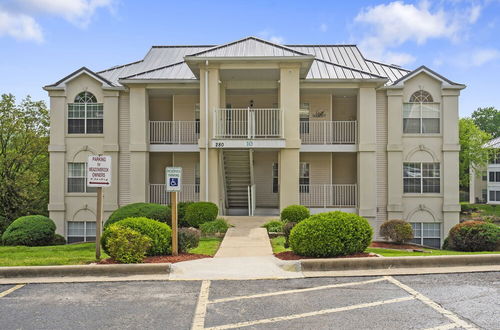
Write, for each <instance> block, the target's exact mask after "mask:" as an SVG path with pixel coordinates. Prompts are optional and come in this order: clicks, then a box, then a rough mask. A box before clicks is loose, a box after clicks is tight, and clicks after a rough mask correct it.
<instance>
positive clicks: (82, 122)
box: [68, 91, 103, 134]
mask: <svg viewBox="0 0 500 330" xmlns="http://www.w3.org/2000/svg"><path fill="white" fill-rule="evenodd" d="M68 133H69V134H102V133H103V105H102V103H97V98H96V97H95V95H94V94H92V93H90V92H88V91H83V92H81V93H79V94H78V95H77V96H76V97H75V100H74V103H69V104H68Z"/></svg>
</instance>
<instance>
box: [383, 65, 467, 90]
mask: <svg viewBox="0 0 500 330" xmlns="http://www.w3.org/2000/svg"><path fill="white" fill-rule="evenodd" d="M422 72H423V73H426V74H428V75H429V76H431V77H433V78H434V79H436V80H439V81H441V82H442V83H443V85H448V86H456V87H459V88H460V87H465V86H464V85H462V84H458V83H456V82H453V81H451V80H449V79H447V78H445V77H443V76H442V75H440V74H439V73H437V72H435V71H433V70H431V69H429V68H428V67H426V66H425V65H422V66H420V67H418V68H416V69H415V70H413V71H411V72H409V73H408V74H407V75H405V76H403V77H401V78H399V79H398V80H396V81H395V82H394V83H393V85H392V86H398V87H402V86H403V84H404V82H405V81H407V80H409V79H411V78H413V77H415V76H416V75H418V74H420V73H422Z"/></svg>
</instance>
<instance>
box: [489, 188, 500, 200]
mask: <svg viewBox="0 0 500 330" xmlns="http://www.w3.org/2000/svg"><path fill="white" fill-rule="evenodd" d="M489 197H490V198H489V200H488V202H500V190H490V196H489Z"/></svg>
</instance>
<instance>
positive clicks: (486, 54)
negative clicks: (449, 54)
mask: <svg viewBox="0 0 500 330" xmlns="http://www.w3.org/2000/svg"><path fill="white" fill-rule="evenodd" d="M467 57H468V56H467ZM498 59H500V51H498V50H496V49H478V50H476V51H474V52H473V53H472V54H471V56H470V65H472V66H481V65H483V64H486V63H488V62H491V61H495V60H498Z"/></svg>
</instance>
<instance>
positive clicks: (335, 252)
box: [290, 211, 373, 257]
mask: <svg viewBox="0 0 500 330" xmlns="http://www.w3.org/2000/svg"><path fill="white" fill-rule="evenodd" d="M372 236H373V230H372V228H371V226H370V224H369V223H368V221H367V220H366V219H365V218H363V217H360V216H359V215H356V214H352V213H345V212H340V211H335V212H328V213H320V214H316V215H313V216H311V217H310V218H309V219H306V220H303V221H301V222H299V223H298V224H297V225H296V226H295V227H293V229H292V231H291V232H290V247H291V248H292V250H293V252H294V253H295V254H298V255H302V256H308V257H336V256H342V255H350V254H354V253H361V252H364V251H365V250H366V248H367V247H368V245H370V242H371V240H372Z"/></svg>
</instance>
